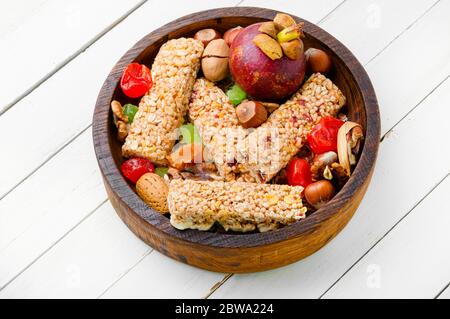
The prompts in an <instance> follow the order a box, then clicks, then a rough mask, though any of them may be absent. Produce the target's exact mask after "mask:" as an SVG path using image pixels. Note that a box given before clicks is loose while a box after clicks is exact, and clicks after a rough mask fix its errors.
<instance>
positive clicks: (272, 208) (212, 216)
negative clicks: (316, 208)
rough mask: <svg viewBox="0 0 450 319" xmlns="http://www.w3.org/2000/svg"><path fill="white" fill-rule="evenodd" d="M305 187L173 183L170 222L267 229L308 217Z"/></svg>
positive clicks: (198, 226) (205, 227) (186, 225)
mask: <svg viewBox="0 0 450 319" xmlns="http://www.w3.org/2000/svg"><path fill="white" fill-rule="evenodd" d="M302 190H303V187H301V186H288V185H276V184H257V183H246V182H222V181H217V182H207V181H194V180H181V179H175V180H172V181H171V182H170V185H169V195H168V199H167V200H168V206H169V211H170V214H171V215H170V223H171V224H172V225H173V226H174V227H175V228H177V229H181V230H182V229H198V230H208V229H210V228H211V227H212V226H213V225H214V223H216V222H217V223H219V224H221V225H222V226H223V228H224V229H225V230H232V231H238V232H248V231H254V230H256V229H257V230H259V231H260V232H265V231H269V230H273V229H276V228H280V227H282V226H284V225H289V224H292V223H295V222H297V221H298V220H300V219H303V218H305V216H306V215H305V214H306V210H307V209H306V207H304V206H303V202H302V198H301V192H302Z"/></svg>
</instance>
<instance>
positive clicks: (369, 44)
mask: <svg viewBox="0 0 450 319" xmlns="http://www.w3.org/2000/svg"><path fill="white" fill-rule="evenodd" d="M436 1H437V0H426V1H408V0H397V1H389V0H376V1H374V0H363V1H361V0H347V1H345V2H344V3H343V4H342V5H341V6H340V7H339V8H338V9H336V10H335V12H333V14H332V15H330V16H328V17H327V18H326V19H325V20H324V21H322V22H321V24H320V26H321V27H322V28H324V29H325V30H327V31H328V32H329V33H331V34H332V35H333V36H334V37H336V38H337V39H338V40H340V41H342V42H343V43H344V44H345V45H346V46H347V47H348V48H349V49H350V50H351V51H352V53H353V54H354V55H355V56H356V57H357V58H358V59H359V61H360V62H361V63H363V64H366V63H367V62H369V60H370V59H371V58H373V57H374V56H375V55H376V54H377V53H378V52H380V51H381V50H382V49H383V48H384V47H386V46H387V45H388V44H389V42H391V41H392V39H393V38H395V37H396V36H398V35H400V34H401V33H402V32H403V31H404V30H405V29H406V28H407V27H408V26H409V25H411V23H413V22H414V21H415V20H416V19H418V18H419V17H420V16H421V15H422V14H423V13H424V12H425V11H426V10H427V9H428V8H430V7H431V6H432V5H433V4H434V3H435V2H436ZM399 12H401V14H399Z"/></svg>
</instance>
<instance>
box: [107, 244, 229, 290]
mask: <svg viewBox="0 0 450 319" xmlns="http://www.w3.org/2000/svg"><path fill="white" fill-rule="evenodd" d="M222 278H223V274H220V273H214V272H210V271H206V270H202V269H199V268H196V267H191V266H188V265H186V264H183V263H181V262H178V261H175V260H173V259H171V258H168V257H166V256H163V255H162V254H160V253H159V252H158V251H156V250H154V251H153V252H152V253H151V254H150V255H148V256H147V257H145V258H144V259H143V260H142V261H141V262H140V263H139V264H138V265H137V266H136V267H135V268H133V269H131V270H130V272H128V273H127V274H126V275H125V276H124V277H123V278H122V279H120V280H119V281H118V282H117V283H116V284H115V285H114V286H112V287H111V288H110V289H109V290H108V291H107V292H106V293H105V294H104V295H103V296H102V298H202V297H204V296H205V291H208V289H209V287H211V286H212V284H214V283H216V282H219V281H220V280H221V279H222Z"/></svg>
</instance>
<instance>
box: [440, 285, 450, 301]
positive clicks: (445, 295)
mask: <svg viewBox="0 0 450 319" xmlns="http://www.w3.org/2000/svg"><path fill="white" fill-rule="evenodd" d="M447 285H448V284H447ZM439 299H450V286H447V288H446V289H445V290H444V291H443V292H442V293H441V295H440V296H439Z"/></svg>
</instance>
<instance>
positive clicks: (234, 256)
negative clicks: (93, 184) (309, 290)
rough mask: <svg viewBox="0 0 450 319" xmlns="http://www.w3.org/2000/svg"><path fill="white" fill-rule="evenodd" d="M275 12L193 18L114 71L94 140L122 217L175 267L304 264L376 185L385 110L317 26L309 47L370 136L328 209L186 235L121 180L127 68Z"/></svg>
mask: <svg viewBox="0 0 450 319" xmlns="http://www.w3.org/2000/svg"><path fill="white" fill-rule="evenodd" d="M275 14H276V12H275V11H273V10H268V9H262V8H252V7H239V8H221V9H214V10H208V11H203V12H199V13H194V14H191V15H188V16H185V17H182V18H180V19H178V20H175V21H173V22H171V23H169V24H167V25H165V26H163V27H161V28H159V29H157V30H155V31H153V32H152V33H150V34H148V35H147V36H145V37H144V38H143V39H142V40H140V41H139V42H138V43H137V44H136V45H135V46H133V48H131V49H130V50H129V51H128V52H127V53H126V54H125V55H124V56H123V57H122V58H121V59H120V61H119V62H118V63H117V64H116V65H115V66H114V68H113V69H112V71H111V73H110V74H109V75H108V77H107V79H106V81H105V83H104V84H103V87H102V89H101V91H100V93H99V96H98V99H97V103H96V106H95V111H94V118H93V138H94V147H95V152H96V155H97V159H98V163H99V167H100V170H101V172H102V175H103V179H104V183H105V187H106V190H107V192H108V196H109V198H110V200H111V203H112V205H113V206H114V208H115V210H116V211H117V213H118V215H119V216H120V217H121V218H122V220H123V221H124V222H125V223H126V224H127V225H128V227H129V228H130V229H131V230H132V231H133V232H134V233H135V234H136V235H137V236H138V237H139V238H141V239H142V240H143V241H145V242H146V243H148V244H149V245H151V246H152V247H154V248H155V249H157V250H158V251H160V252H162V253H163V254H165V255H167V256H169V257H172V258H174V259H176V260H179V261H182V262H185V263H188V264H190V265H194V266H197V267H201V268H204V269H208V270H212V271H220V272H236V273H238V272H253V271H262V270H266V269H271V268H276V267H280V266H283V265H287V264H289V263H292V262H294V261H297V260H299V259H301V258H304V257H306V256H308V255H310V254H312V253H314V252H315V251H317V250H318V249H320V248H321V247H322V246H323V245H325V244H326V243H327V242H329V241H330V240H331V239H332V238H333V237H334V236H336V234H337V233H339V231H340V230H341V229H342V228H343V227H344V226H345V225H346V224H347V223H348V221H349V220H350V218H351V217H352V216H353V214H354V212H355V211H356V209H357V207H358V205H359V203H360V202H361V200H362V198H363V196H364V194H365V192H366V189H367V187H368V185H369V182H370V179H371V176H372V173H373V168H374V165H375V160H376V156H377V152H378V145H379V140H380V117H379V110H378V103H377V99H376V95H375V92H374V90H373V87H372V84H371V82H370V79H369V77H368V76H367V73H366V72H365V70H364V68H363V67H362V66H361V64H360V63H359V62H358V61H357V59H356V58H355V57H354V56H353V54H352V53H351V52H350V51H349V50H348V49H347V48H346V47H345V46H344V45H343V44H342V43H340V42H339V41H337V40H336V39H335V38H334V37H332V36H331V35H330V34H328V33H327V32H325V31H324V30H322V29H320V28H319V27H318V26H316V25H314V24H312V23H310V22H308V21H305V20H303V19H300V18H298V17H295V18H296V19H297V20H298V21H304V22H305V28H304V31H305V35H306V38H305V39H304V42H305V46H306V48H308V47H315V48H321V49H323V50H325V51H326V52H328V53H329V54H330V56H331V57H332V60H333V63H334V68H333V70H332V71H331V73H330V74H329V76H330V77H331V79H332V80H333V82H335V83H336V84H337V85H338V87H339V88H340V89H341V90H342V91H343V93H344V95H345V96H346V97H347V100H348V102H347V112H348V116H349V118H350V119H351V120H353V121H356V122H359V123H361V125H362V126H363V128H364V130H365V137H366V138H365V141H364V147H363V150H362V153H361V157H360V159H359V161H358V164H357V166H356V168H355V170H354V172H353V174H352V176H351V177H350V180H349V181H348V182H347V184H346V185H345V186H344V187H343V188H342V190H341V191H340V192H339V193H338V194H337V195H336V196H335V197H334V198H333V199H332V200H331V201H330V202H329V203H328V204H327V205H326V206H325V207H323V208H321V209H320V210H318V211H316V212H314V213H312V214H311V215H309V216H308V217H307V218H306V219H305V220H302V221H300V222H298V223H295V224H292V225H290V226H287V227H284V228H281V229H278V230H275V231H271V232H267V233H252V234H229V233H215V232H201V231H196V230H185V231H180V230H177V229H175V228H174V227H172V226H171V225H170V223H169V219H168V218H167V217H166V216H162V215H161V214H159V213H157V212H155V211H153V210H152V209H151V208H150V207H148V206H147V205H146V204H145V203H144V202H143V201H142V200H141V199H140V198H139V196H138V195H137V194H136V193H135V191H134V189H133V187H132V186H131V185H129V184H128V183H127V182H126V181H125V179H124V178H123V177H122V175H121V173H120V171H119V166H120V164H121V163H122V162H123V158H122V155H121V152H120V147H121V145H120V143H119V142H118V140H117V138H116V129H115V127H114V125H113V119H112V114H111V112H110V108H109V105H110V103H111V101H112V100H113V99H118V100H120V101H122V102H123V103H126V102H134V103H138V101H136V100H134V101H133V100H130V99H128V98H126V97H125V96H124V95H123V94H122V93H121V90H120V88H119V86H118V82H119V79H120V76H121V74H122V71H123V69H124V68H125V66H126V65H128V64H129V63H131V62H133V61H137V62H141V63H145V64H147V65H149V66H151V64H152V61H153V59H154V57H155V55H156V53H157V52H158V49H159V47H160V46H161V45H162V44H163V43H164V42H166V41H167V40H168V39H171V38H177V37H181V36H192V35H193V34H194V33H195V32H196V31H197V30H200V29H202V28H205V27H209V28H215V29H217V30H218V31H220V32H224V31H226V30H227V29H229V28H231V27H235V26H237V25H241V26H247V25H249V24H252V23H255V22H260V21H265V20H269V19H272V18H273V17H274V16H275Z"/></svg>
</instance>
